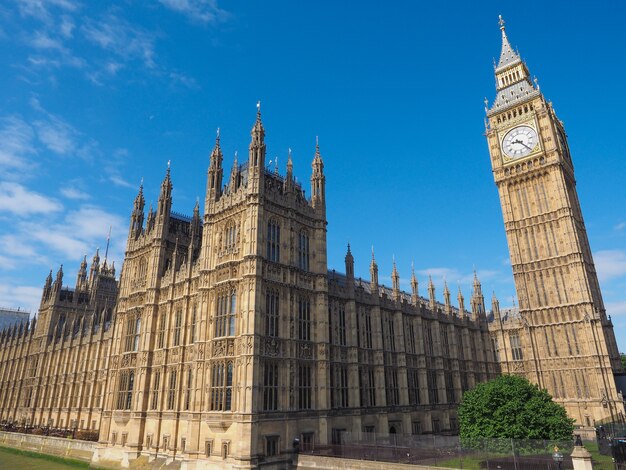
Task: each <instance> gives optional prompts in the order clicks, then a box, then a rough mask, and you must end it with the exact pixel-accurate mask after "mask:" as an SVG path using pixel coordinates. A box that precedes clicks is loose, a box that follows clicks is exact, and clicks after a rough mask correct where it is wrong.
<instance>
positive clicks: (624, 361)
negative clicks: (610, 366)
mask: <svg viewBox="0 0 626 470" xmlns="http://www.w3.org/2000/svg"><path fill="white" fill-rule="evenodd" d="M619 357H620V358H621V359H622V368H623V369H624V370H626V354H624V353H620V355H619Z"/></svg>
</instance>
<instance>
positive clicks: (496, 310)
mask: <svg viewBox="0 0 626 470" xmlns="http://www.w3.org/2000/svg"><path fill="white" fill-rule="evenodd" d="M491 311H492V313H493V317H494V318H496V319H499V318H500V301H499V300H498V298H497V297H496V293H495V292H494V293H493V295H492V296H491Z"/></svg>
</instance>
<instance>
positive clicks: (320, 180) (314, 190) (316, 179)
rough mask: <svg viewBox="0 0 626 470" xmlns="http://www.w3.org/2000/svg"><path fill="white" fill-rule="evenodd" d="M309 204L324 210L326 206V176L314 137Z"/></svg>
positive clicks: (317, 143) (318, 146) (317, 141)
mask: <svg viewBox="0 0 626 470" xmlns="http://www.w3.org/2000/svg"><path fill="white" fill-rule="evenodd" d="M311 168H312V169H313V172H312V173H311V204H312V205H313V207H314V208H316V209H317V208H320V209H322V210H324V209H325V208H326V177H325V176H324V162H323V161H322V156H321V155H320V145H319V140H318V139H317V137H316V138H315V155H314V156H313V163H312V164H311Z"/></svg>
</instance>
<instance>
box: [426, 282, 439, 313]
mask: <svg viewBox="0 0 626 470" xmlns="http://www.w3.org/2000/svg"><path fill="white" fill-rule="evenodd" d="M428 300H429V304H430V309H431V311H432V312H433V313H434V312H435V307H436V306H437V299H435V284H433V278H432V277H431V276H430V274H429V275H428Z"/></svg>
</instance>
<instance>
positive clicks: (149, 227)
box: [146, 203, 156, 233]
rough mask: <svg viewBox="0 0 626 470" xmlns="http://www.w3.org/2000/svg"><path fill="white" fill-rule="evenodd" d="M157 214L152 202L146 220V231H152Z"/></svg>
mask: <svg viewBox="0 0 626 470" xmlns="http://www.w3.org/2000/svg"><path fill="white" fill-rule="evenodd" d="M155 218H156V214H155V212H154V210H153V209H152V203H151V204H150V210H149V211H148V219H147V220H146V233H150V232H151V231H152V229H153V228H154V222H155Z"/></svg>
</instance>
